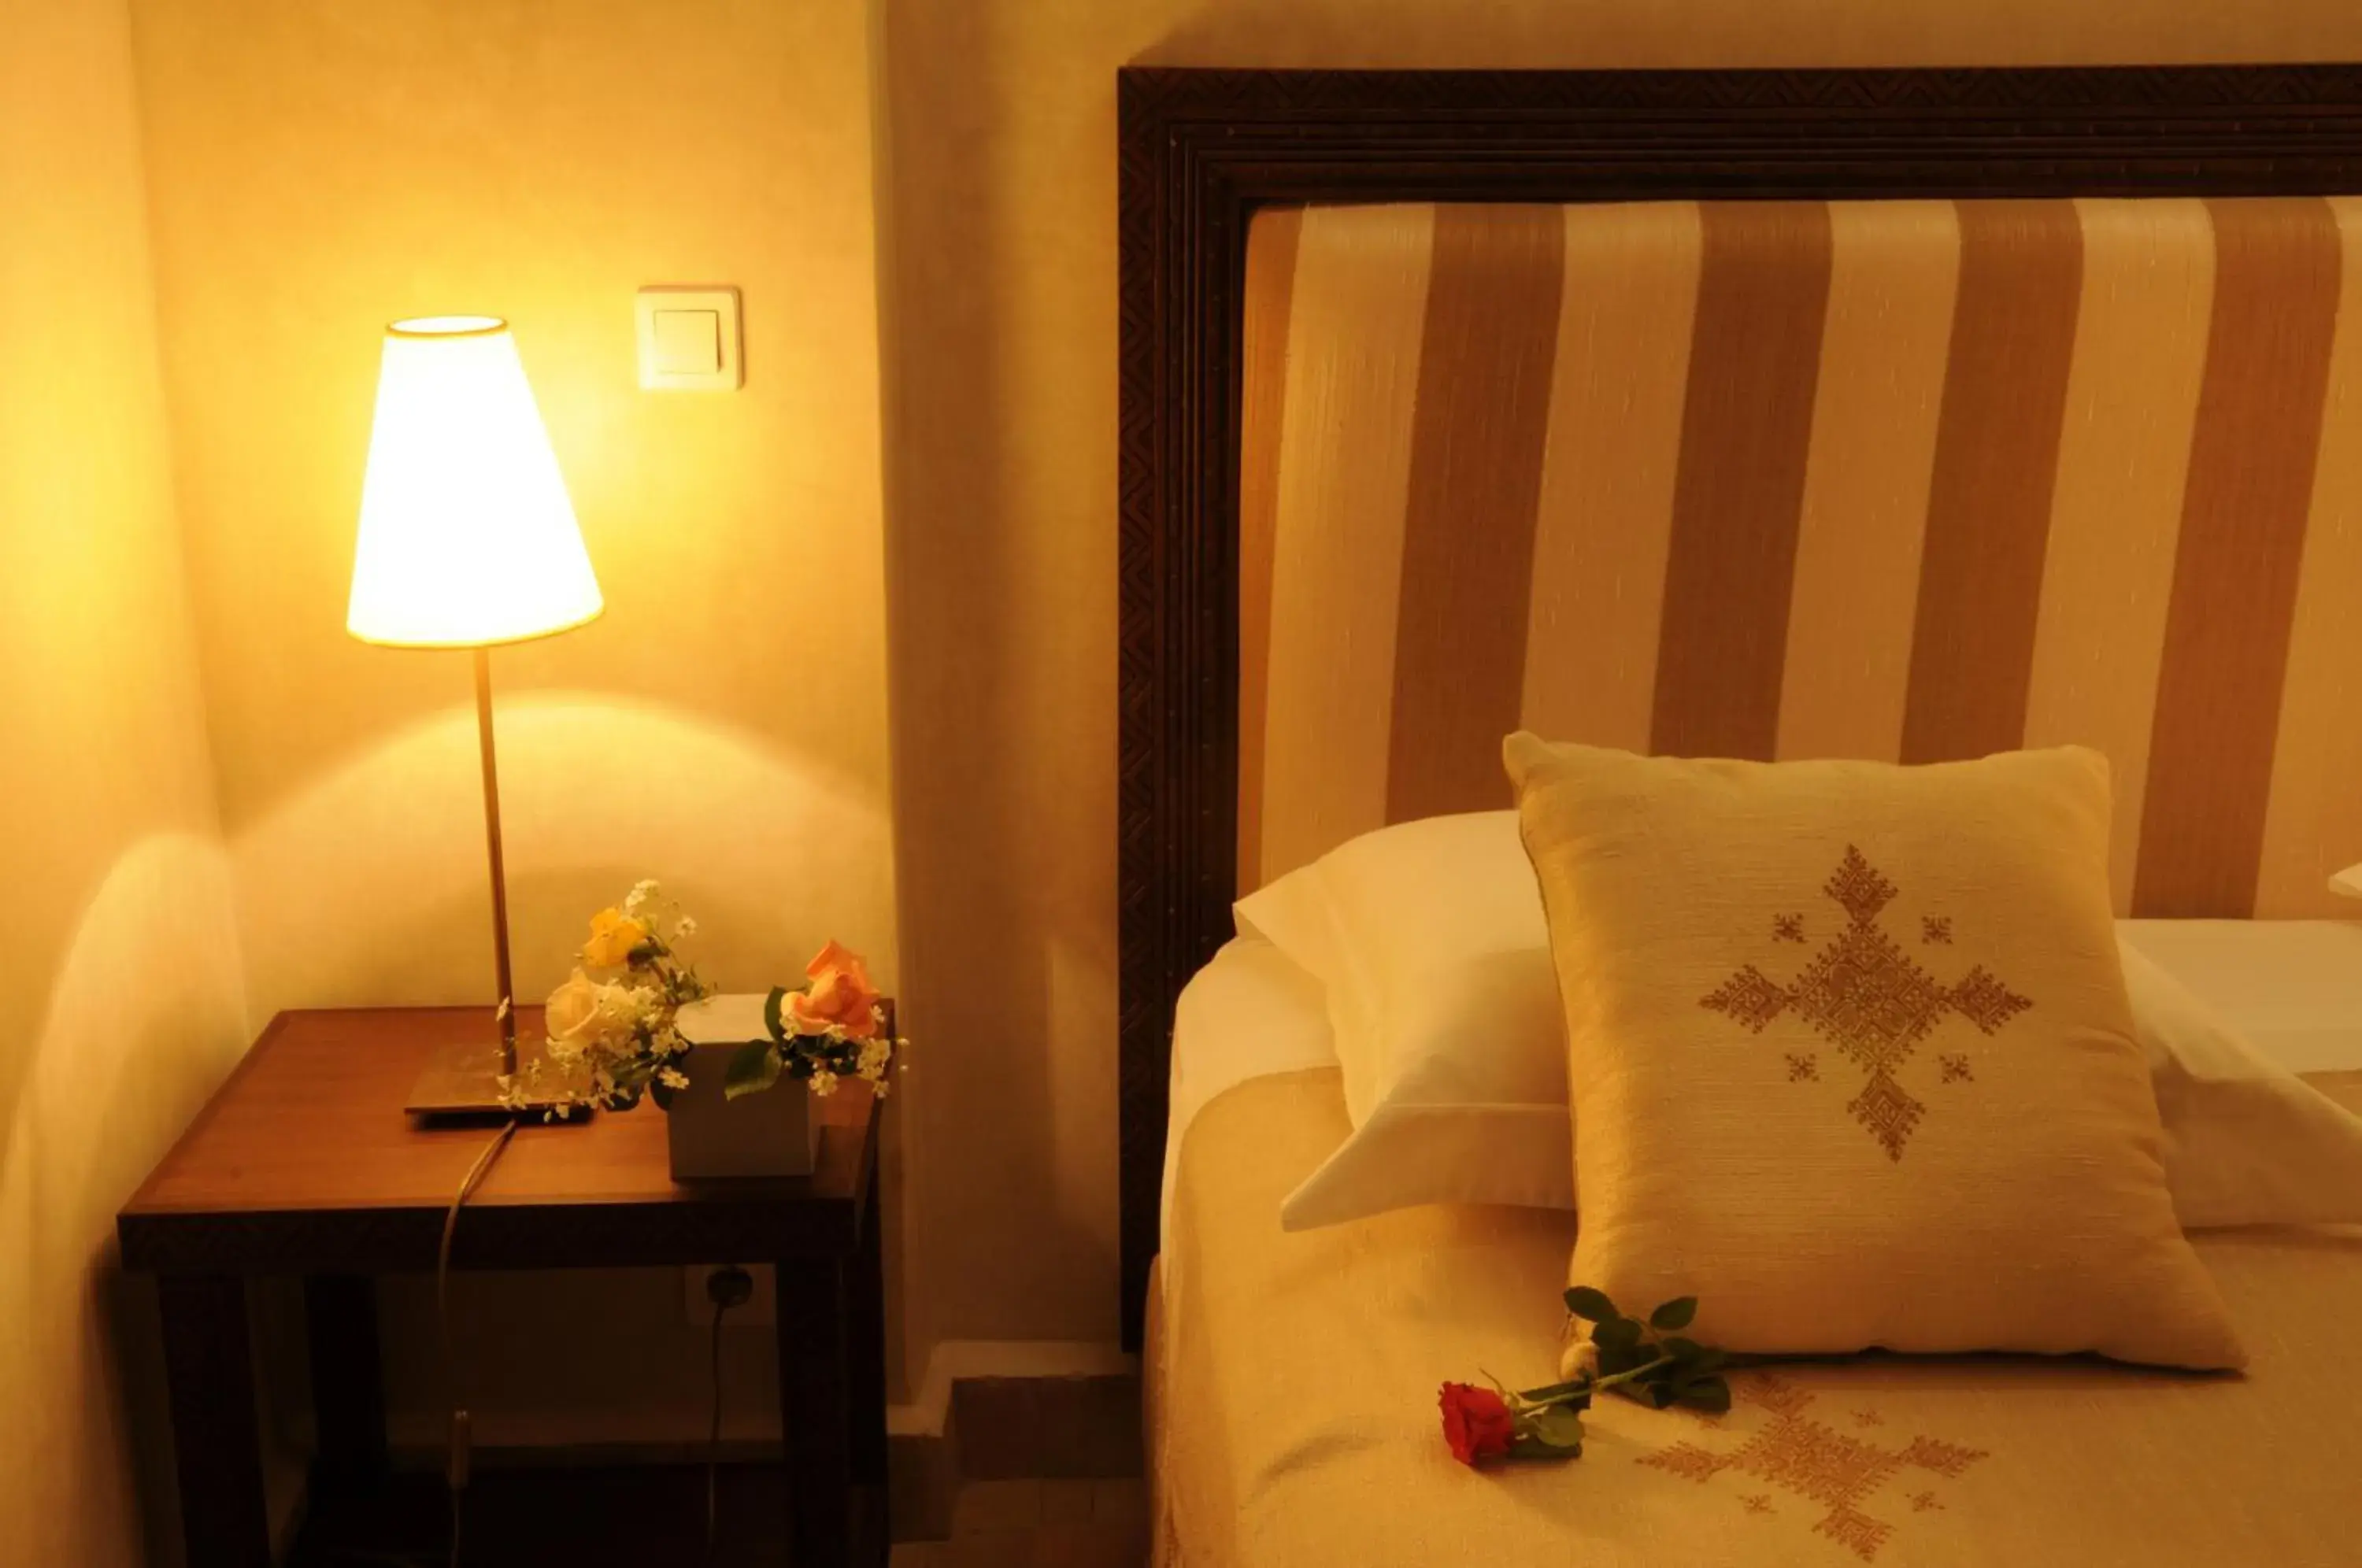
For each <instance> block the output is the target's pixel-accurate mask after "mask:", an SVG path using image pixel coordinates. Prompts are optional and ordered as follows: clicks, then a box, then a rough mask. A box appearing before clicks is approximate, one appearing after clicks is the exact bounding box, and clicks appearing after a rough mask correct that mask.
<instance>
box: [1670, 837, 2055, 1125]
mask: <svg viewBox="0 0 2362 1568" xmlns="http://www.w3.org/2000/svg"><path fill="white" fill-rule="evenodd" d="M1821 890H1822V891H1823V892H1824V893H1826V894H1827V895H1828V897H1829V898H1830V899H1832V900H1835V901H1836V902H1837V904H1838V907H1839V908H1841V909H1843V910H1844V911H1846V916H1847V923H1846V928H1845V930H1844V931H1843V932H1842V933H1840V934H1838V936H1837V937H1836V938H1834V939H1833V940H1832V941H1831V942H1830V943H1829V944H1828V945H1827V947H1825V948H1823V949H1822V950H1821V952H1820V955H1819V956H1817V957H1816V958H1815V959H1813V961H1812V962H1811V963H1809V964H1808V965H1806V966H1805V972H1804V974H1803V975H1801V976H1799V977H1797V979H1796V981H1795V983H1794V985H1790V986H1783V985H1781V984H1780V983H1778V982H1777V981H1775V980H1773V979H1772V978H1771V977H1770V976H1768V975H1766V974H1764V973H1763V972H1762V971H1761V970H1760V969H1758V968H1756V967H1755V966H1754V965H1752V964H1749V965H1746V966H1743V967H1741V968H1740V969H1739V971H1738V973H1737V974H1735V975H1733V976H1732V977H1730V978H1729V979H1727V980H1725V981H1724V982H1723V983H1722V984H1721V986H1720V987H1718V988H1716V989H1715V990H1714V991H1712V992H1710V993H1709V994H1707V995H1706V996H1705V997H1703V998H1701V999H1699V1004H1698V1005H1699V1006H1701V1007H1705V1008H1708V1009H1710V1010H1713V1011H1716V1012H1719V1013H1725V1014H1727V1015H1728V1016H1729V1018H1730V1019H1731V1021H1733V1022H1736V1023H1738V1024H1740V1025H1743V1026H1744V1027H1745V1028H1747V1029H1748V1030H1749V1031H1751V1032H1755V1033H1758V1034H1760V1033H1761V1032H1763V1026H1764V1025H1766V1024H1768V1023H1770V1022H1771V1021H1772V1020H1773V1019H1775V1018H1777V1017H1779V1016H1780V1015H1781V1014H1782V1013H1783V1012H1787V1011H1789V1010H1794V1011H1795V1012H1796V1013H1797V1014H1798V1015H1799V1016H1800V1017H1802V1018H1803V1019H1804V1020H1805V1022H1807V1023H1809V1024H1811V1025H1812V1026H1813V1028H1814V1029H1815V1030H1816V1031H1817V1032H1819V1033H1820V1034H1821V1035H1822V1036H1823V1037H1824V1038H1826V1039H1827V1041H1828V1042H1829V1043H1830V1044H1832V1045H1835V1046H1836V1047H1837V1048H1838V1051H1839V1052H1841V1053H1842V1054H1843V1055H1845V1056H1846V1057H1847V1058H1848V1059H1849V1060H1850V1061H1851V1062H1852V1063H1853V1064H1854V1066H1858V1067H1860V1069H1861V1070H1862V1072H1863V1074H1864V1075H1865V1078H1864V1081H1863V1084H1862V1087H1861V1092H1860V1094H1858V1095H1856V1096H1855V1097H1854V1098H1853V1099H1852V1100H1850V1101H1849V1102H1848V1104H1847V1106H1846V1109H1847V1110H1849V1111H1851V1112H1852V1113H1853V1118H1854V1120H1855V1121H1859V1122H1860V1123H1861V1124H1862V1125H1863V1126H1864V1127H1866V1128H1868V1129H1869V1130H1870V1133H1871V1137H1873V1138H1876V1139H1877V1140H1878V1142H1879V1143H1880V1144H1881V1145H1882V1147H1883V1148H1884V1149H1885V1150H1886V1153H1887V1157H1888V1158H1890V1159H1895V1160H1900V1159H1901V1158H1902V1157H1903V1146H1904V1144H1905V1143H1909V1142H1910V1139H1911V1134H1912V1132H1914V1131H1915V1129H1916V1128H1917V1127H1918V1125H1919V1119H1920V1117H1921V1116H1922V1115H1924V1114H1925V1113H1926V1109H1927V1108H1926V1106H1925V1105H1924V1104H1922V1103H1921V1102H1920V1101H1918V1100H1917V1099H1913V1098H1912V1096H1911V1095H1910V1094H1909V1093H1908V1092H1907V1091H1906V1090H1905V1089H1904V1088H1903V1086H1902V1085H1901V1084H1899V1083H1897V1082H1895V1079H1894V1074H1895V1072H1896V1070H1897V1069H1898V1068H1900V1067H1901V1066H1903V1064H1904V1062H1905V1061H1907V1060H1908V1059H1909V1058H1910V1055H1911V1054H1912V1052H1914V1051H1915V1050H1916V1049H1917V1048H1918V1046H1919V1043H1920V1042H1921V1041H1923V1040H1925V1039H1926V1037H1927V1034H1928V1032H1930V1031H1931V1030H1933V1029H1934V1028H1935V1027H1936V1025H1937V1023H1939V1022H1941V1021H1943V1018H1944V1015H1945V1014H1946V1013H1948V1012H1957V1013H1959V1015H1960V1016H1961V1017H1962V1018H1965V1019H1967V1020H1968V1021H1970V1023H1973V1024H1975V1025H1976V1026H1977V1028H1978V1029H1980V1030H1981V1031H1983V1032H1985V1033H1987V1034H1991V1033H1992V1032H1994V1031H1995V1030H1997V1029H1999V1028H2000V1027H2001V1026H2002V1025H2003V1024H2004V1023H2007V1022H2008V1021H2010V1020H2011V1019H2013V1018H2014V1017H2016V1016H2017V1015H2018V1014H2019V1013H2021V1012H2023V1011H2025V1010H2026V1009H2027V1008H2029V1007H2032V1006H2033V1005H2034V1004H2033V1003H2032V1002H2031V1001H2029V1000H2027V999H2025V998H2024V997H2022V996H2019V995H2018V994H2017V993H2016V992H2014V991H2013V990H2011V989H2010V988H2008V987H2007V986H2005V985H2003V984H2002V982H2001V981H2000V980H1999V979H1997V978H1996V977H1993V976H1992V974H1991V973H1989V972H1988V971H1987V970H1986V969H1985V966H1983V965H1981V964H1980V965H1978V966H1976V967H1974V968H1972V969H1970V971H1969V972H1968V974H1966V975H1965V976H1963V977H1961V978H1960V980H1959V983H1958V984H1956V985H1954V986H1953V987H1952V988H1950V989H1949V990H1947V989H1945V988H1943V987H1941V986H1939V985H1937V983H1936V981H1935V979H1934V978H1933V977H1931V976H1929V975H1928V973H1927V972H1926V970H1925V969H1922V968H1921V967H1919V966H1918V965H1917V964H1915V963H1914V962H1912V960H1911V957H1910V955H1908V954H1906V953H1904V951H1903V949H1902V948H1901V947H1900V946H1898V945H1897V944H1895V942H1894V940H1893V938H1892V937H1890V936H1888V935H1887V934H1886V933H1885V932H1884V931H1883V930H1882V929H1880V927H1879V924H1878V917H1879V915H1880V914H1881V913H1882V911H1884V910H1885V908H1886V906H1887V905H1888V904H1889V903H1891V902H1893V900H1894V898H1895V896H1896V893H1897V891H1898V889H1896V888H1895V886H1894V884H1893V883H1892V882H1890V881H1888V880H1887V879H1886V878H1884V877H1883V876H1882V875H1880V874H1879V872H1878V870H1877V869H1876V868H1875V867H1872V866H1871V864H1870V862H1869V861H1867V860H1865V859H1863V858H1862V854H1861V851H1860V850H1859V849H1856V848H1854V847H1853V846H1852V845H1847V846H1846V852H1845V858H1844V859H1843V860H1842V861H1840V862H1839V863H1838V868H1837V871H1836V872H1835V874H1833V875H1832V876H1831V877H1830V878H1829V879H1828V882H1827V885H1826V886H1824V887H1823V888H1822V889H1821Z"/></svg>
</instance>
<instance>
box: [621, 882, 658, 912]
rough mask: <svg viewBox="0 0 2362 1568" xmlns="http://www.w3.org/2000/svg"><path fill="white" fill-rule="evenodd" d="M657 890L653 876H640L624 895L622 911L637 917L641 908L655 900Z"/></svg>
mask: <svg viewBox="0 0 2362 1568" xmlns="http://www.w3.org/2000/svg"><path fill="white" fill-rule="evenodd" d="M658 891H659V889H658V888H657V883H656V880H655V879H654V878H641V879H640V880H639V881H636V882H635V883H633V884H632V890H631V891H630V892H628V893H626V894H624V913H625V914H627V915H630V916H632V917H633V918H634V919H637V918H638V916H639V913H640V911H642V910H644V909H646V908H647V907H648V906H649V905H650V904H652V903H654V902H656V901H657V893H658Z"/></svg>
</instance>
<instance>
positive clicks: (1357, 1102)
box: [1236, 812, 1574, 1231]
mask: <svg viewBox="0 0 2362 1568" xmlns="http://www.w3.org/2000/svg"><path fill="white" fill-rule="evenodd" d="M1236 914H1237V917H1238V927H1239V933H1240V934H1241V935H1242V936H1261V937H1263V938H1264V940H1266V941H1268V942H1270V943H1271V944H1273V945H1274V946H1275V947H1277V948H1279V949H1280V950H1281V951H1282V952H1284V953H1286V955H1288V956H1289V957H1291V958H1293V959H1294V960H1295V961H1296V962H1297V963H1298V964H1300V965H1302V966H1304V967H1305V968H1306V969H1308V970H1309V971H1310V972H1311V973H1312V975H1313V977H1315V978H1317V979H1318V980H1319V981H1320V982H1321V984H1322V986H1323V987H1324V988H1326V991H1327V997H1328V1010H1329V1026H1330V1032H1332V1034H1333V1035H1334V1036H1335V1045H1336V1052H1337V1065H1338V1066H1339V1067H1340V1069H1341V1071H1342V1074H1343V1077H1344V1089H1345V1111H1346V1115H1347V1116H1348V1117H1349V1118H1350V1119H1351V1120H1352V1123H1353V1129H1354V1131H1353V1135H1352V1137H1351V1138H1349V1139H1347V1140H1346V1142H1345V1143H1343V1144H1342V1145H1341V1147H1340V1148H1339V1149H1338V1150H1337V1152H1336V1153H1335V1154H1331V1155H1330V1157H1329V1159H1328V1160H1327V1161H1326V1162H1324V1163H1323V1164H1322V1165H1320V1167H1319V1169H1317V1170H1315V1171H1314V1172H1313V1173H1312V1174H1311V1175H1310V1176H1307V1177H1306V1178H1305V1180H1304V1182H1303V1184H1302V1185H1301V1186H1299V1187H1297V1189H1296V1190H1295V1191H1294V1192H1292V1193H1290V1194H1289V1195H1288V1196H1287V1198H1286V1202H1284V1203H1283V1204H1282V1205H1281V1206H1280V1222H1281V1224H1282V1225H1283V1226H1284V1227H1285V1228H1286V1229H1288V1230H1291V1231H1302V1230H1309V1229H1311V1228H1312V1227H1314V1226H1317V1225H1330V1224H1335V1223H1336V1222H1338V1221H1339V1220H1351V1219H1354V1218H1357V1217H1358V1216H1361V1215H1364V1214H1377V1213H1382V1212H1384V1211H1385V1210H1386V1209H1402V1208H1407V1207H1410V1206H1412V1205H1414V1204H1420V1203H1441V1202H1456V1203H1515V1204H1524V1205H1527V1206H1529V1207H1533V1208H1541V1209H1566V1208H1571V1207H1573V1202H1574V1140H1573V1131H1572V1121H1571V1114H1572V1113H1571V1112H1570V1111H1569V1110H1568V1100H1567V1092H1566V1044H1565V1042H1566V1022H1565V1013H1564V1010H1562V1008H1561V1007H1560V1006H1559V1000H1558V974H1557V971H1556V970H1555V969H1554V968H1552V967H1551V959H1550V941H1549V937H1548V936H1547V934H1546V933H1545V932H1544V930H1543V925H1542V901H1541V892H1540V888H1539V886H1538V885H1537V884H1536V882H1535V880H1534V873H1533V868H1532V867H1529V865H1527V863H1526V852H1525V849H1524V847H1523V845H1520V844H1519V842H1518V818H1517V813H1516V812H1479V813H1474V814H1471V815H1464V816H1449V817H1429V818H1425V819H1422V820H1420V821H1418V822H1410V823H1399V824H1397V825H1396V826H1394V827H1390V828H1384V829H1381V830H1380V831H1378V832H1376V833H1372V834H1363V835H1362V836H1361V837H1359V838H1356V839H1353V840H1352V841H1351V842H1350V843H1347V844H1344V845H1340V846H1339V847H1337V848H1336V849H1334V850H1331V851H1330V853H1329V854H1328V855H1326V856H1322V857H1321V858H1320V859H1319V860H1318V861H1315V862H1314V863H1313V864H1312V865H1310V866H1307V867H1303V868H1302V869H1301V870H1298V871H1295V872H1292V873H1290V874H1289V875H1287V876H1286V877H1283V878H1280V879H1279V880H1278V881H1276V882H1274V883H1272V884H1271V885H1270V886H1269V887H1266V888H1264V889H1262V890H1261V891H1259V892H1256V893H1253V894H1251V895H1249V896H1248V897H1246V898H1244V899H1242V900H1240V901H1239V903H1238V906H1237V910H1236Z"/></svg>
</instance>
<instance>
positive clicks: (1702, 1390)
mask: <svg viewBox="0 0 2362 1568" xmlns="http://www.w3.org/2000/svg"><path fill="white" fill-rule="evenodd" d="M1677 1398H1678V1399H1679V1400H1680V1402H1681V1403H1682V1404H1683V1405H1686V1406H1688V1407H1689V1408H1691V1409H1693V1410H1704V1411H1705V1413H1706V1414H1708V1415H1710V1416H1719V1415H1722V1414H1724V1413H1725V1412H1726V1411H1727V1410H1728V1409H1729V1408H1730V1385H1729V1384H1728V1383H1727V1382H1726V1381H1725V1380H1724V1379H1722V1378H1719V1377H1701V1378H1699V1379H1698V1380H1697V1381H1696V1382H1694V1383H1692V1384H1690V1385H1689V1386H1687V1387H1685V1388H1683V1390H1682V1391H1681V1393H1680V1394H1679V1395H1678V1396H1677Z"/></svg>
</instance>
